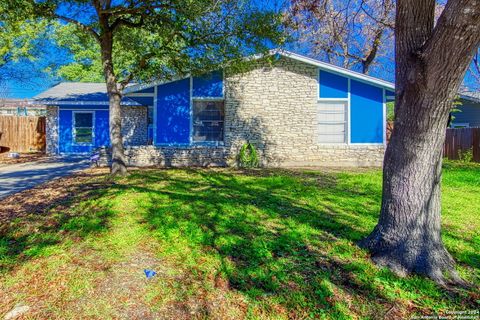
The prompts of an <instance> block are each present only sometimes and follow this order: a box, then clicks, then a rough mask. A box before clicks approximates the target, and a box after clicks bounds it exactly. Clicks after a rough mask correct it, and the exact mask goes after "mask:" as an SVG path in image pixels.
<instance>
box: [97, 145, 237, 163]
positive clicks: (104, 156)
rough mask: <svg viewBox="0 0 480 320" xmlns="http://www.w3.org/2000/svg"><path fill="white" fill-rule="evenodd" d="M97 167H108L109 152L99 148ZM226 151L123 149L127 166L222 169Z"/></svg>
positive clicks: (175, 148)
mask: <svg viewBox="0 0 480 320" xmlns="http://www.w3.org/2000/svg"><path fill="white" fill-rule="evenodd" d="M98 152H99V153H100V162H99V165H102V166H103V165H108V159H109V158H110V154H109V150H107V149H106V148H100V149H99V150H98ZM227 152H228V151H227V150H226V149H225V148H224V147H211V146H184V147H166V146H165V147H158V146H128V147H126V148H125V157H126V160H127V165H129V166H135V167H148V166H162V167H163V166H164V167H186V166H193V167H224V166H227V162H226V159H227V158H228V155H227Z"/></svg>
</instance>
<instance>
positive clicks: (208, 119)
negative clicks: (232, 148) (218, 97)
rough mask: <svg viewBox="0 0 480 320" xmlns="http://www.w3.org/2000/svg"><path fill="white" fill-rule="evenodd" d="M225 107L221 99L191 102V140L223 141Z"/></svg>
mask: <svg viewBox="0 0 480 320" xmlns="http://www.w3.org/2000/svg"><path fill="white" fill-rule="evenodd" d="M224 118H225V107H224V102H223V101H203V100H196V101H194V102H193V137H192V139H193V141H194V142H221V141H223V129H224Z"/></svg>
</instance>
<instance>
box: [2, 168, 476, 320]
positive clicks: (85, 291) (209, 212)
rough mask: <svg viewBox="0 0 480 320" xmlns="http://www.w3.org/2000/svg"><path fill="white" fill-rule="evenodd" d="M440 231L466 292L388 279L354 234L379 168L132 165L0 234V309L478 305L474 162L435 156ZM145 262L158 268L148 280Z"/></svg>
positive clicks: (213, 314) (157, 314) (229, 311)
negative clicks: (439, 162)
mask: <svg viewBox="0 0 480 320" xmlns="http://www.w3.org/2000/svg"><path fill="white" fill-rule="evenodd" d="M443 182H444V184H443V200H442V201H443V238H444V242H445V245H446V246H447V248H448V250H449V251H450V252H451V253H452V254H453V256H454V257H455V259H456V260H457V262H458V270H459V272H460V273H461V275H462V276H463V277H464V278H465V279H467V280H468V281H469V282H471V283H473V284H474V287H473V289H468V290H458V291H446V290H444V289H441V288H439V287H437V286H436V285H435V284H434V283H432V282H431V281H430V280H427V279H423V278H421V277H417V276H411V277H408V278H399V277H397V276H395V275H393V274H392V273H391V272H390V271H388V270H386V269H379V268H377V267H376V266H375V265H373V264H372V263H371V261H370V260H369V258H368V253H367V252H365V251H363V250H361V249H359V248H358V247H357V246H356V245H355V243H356V241H358V240H359V239H361V238H362V237H364V236H366V235H367V234H368V233H369V231H371V229H372V228H373V227H374V225H375V223H376V220H377V218H378V212H379V204H380V200H381V172H380V171H379V170H361V171H356V172H355V171H352V172H340V171H338V172H337V171H327V172H321V171H284V170H252V171H243V172H241V171H234V170H226V169H221V170H217V169H208V170H206V169H205V170H204V169H195V170H193V169H172V170H154V169H149V170H142V171H139V170H138V171H133V172H131V173H130V175H129V176H128V177H126V178H118V179H115V180H114V181H109V180H108V179H106V178H105V177H103V176H99V177H93V178H91V180H89V182H88V183H87V184H95V185H97V186H99V187H97V188H90V189H88V188H87V191H84V192H79V193H78V194H77V196H76V197H74V198H73V199H70V200H69V201H62V203H61V204H59V205H57V206H54V207H53V208H49V209H47V210H46V211H45V213H44V214H41V215H38V214H37V215H35V216H27V217H22V218H17V219H12V220H11V221H10V224H9V226H8V227H7V228H6V229H5V230H4V231H3V234H4V235H3V236H2V237H1V238H0V266H1V268H2V273H1V274H0V296H3V297H5V299H2V300H1V301H0V315H1V314H3V313H6V312H7V311H9V310H10V309H12V308H13V307H14V306H15V305H16V304H18V303H23V304H27V305H29V306H31V310H30V312H29V316H30V317H31V318H39V319H40V318H41V319H43V318H50V319H55V318H57V319H68V318H72V319H73V318H97V319H108V318H111V319H114V318H125V319H140V318H149V317H150V318H172V319H173V318H180V319H185V318H200V319H203V318H218V319H238V318H240V319H241V318H246V319H306V318H326V319H377V318H387V319H395V318H406V317H409V316H413V315H424V314H445V312H447V311H451V310H453V309H455V310H472V309H475V308H478V305H479V304H480V294H479V291H478V287H479V285H480V255H479V252H480V219H479V213H480V201H478V199H479V198H478V197H479V196H478V195H479V194H480V166H478V165H474V164H471V165H467V164H455V163H453V162H447V163H446V165H445V170H444V178H443ZM144 268H152V269H154V270H155V271H156V272H157V273H158V274H157V276H155V277H154V278H153V279H152V280H146V279H144V278H145V277H144V276H143V269H144Z"/></svg>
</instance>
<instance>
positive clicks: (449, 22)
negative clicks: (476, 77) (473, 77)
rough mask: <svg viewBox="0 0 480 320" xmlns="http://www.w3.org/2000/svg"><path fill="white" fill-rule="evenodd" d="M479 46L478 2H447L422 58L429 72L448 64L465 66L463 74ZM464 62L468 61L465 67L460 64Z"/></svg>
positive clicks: (472, 0)
mask: <svg viewBox="0 0 480 320" xmlns="http://www.w3.org/2000/svg"><path fill="white" fill-rule="evenodd" d="M459 12H460V13H461V14H459ZM479 45H480V1H477V0H458V1H451V0H450V1H448V3H447V5H446V7H445V9H444V11H443V12H442V14H441V15H440V18H439V19H438V22H437V25H436V26H435V28H434V29H433V32H432V35H431V37H430V39H429V40H428V41H427V42H426V43H425V44H424V46H423V50H422V55H423V57H424V59H425V61H429V65H430V66H431V67H432V68H439V67H440V66H443V65H449V64H450V65H458V66H461V67H463V66H464V65H465V66H466V67H465V70H464V71H466V69H467V68H468V62H470V61H472V59H473V57H474V55H475V52H476V51H477V50H478V47H479ZM465 59H468V61H467V63H465V64H464V63H460V61H464V60H465ZM463 73H464V72H463ZM463 73H462V74H463Z"/></svg>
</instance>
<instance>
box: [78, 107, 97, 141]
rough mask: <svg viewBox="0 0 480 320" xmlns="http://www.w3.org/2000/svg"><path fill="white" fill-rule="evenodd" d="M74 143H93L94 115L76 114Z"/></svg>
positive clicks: (87, 113) (88, 113)
mask: <svg viewBox="0 0 480 320" xmlns="http://www.w3.org/2000/svg"><path fill="white" fill-rule="evenodd" d="M74 126H75V127H74V141H75V143H76V144H92V143H93V113H92V112H75V113H74Z"/></svg>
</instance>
